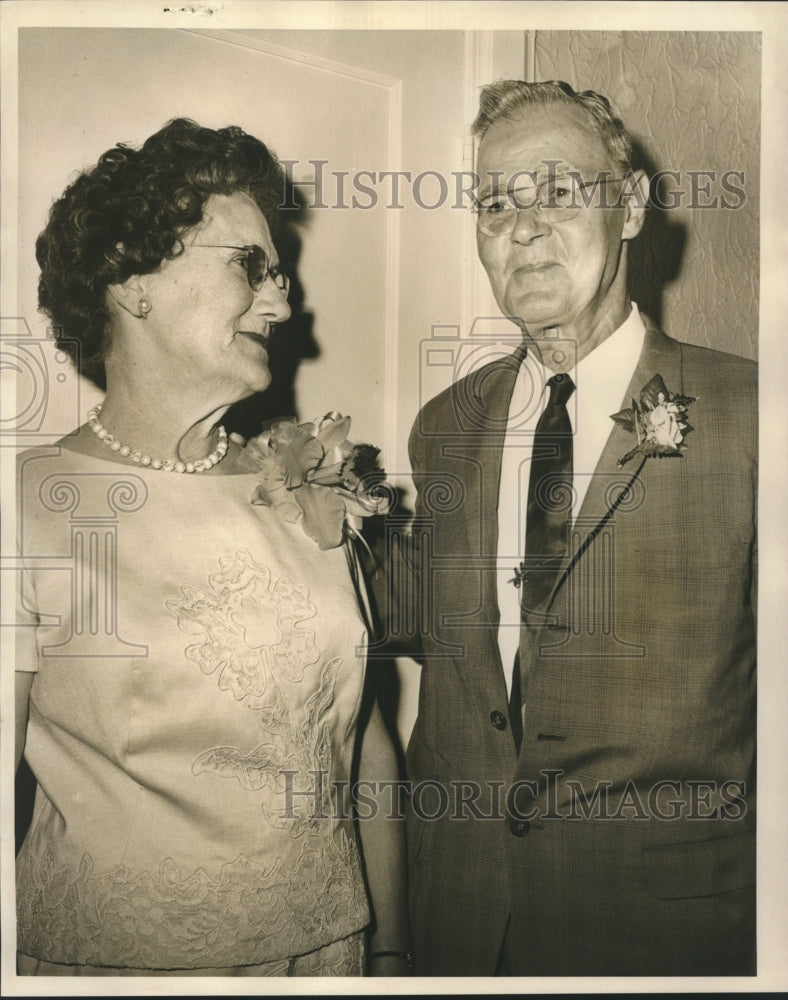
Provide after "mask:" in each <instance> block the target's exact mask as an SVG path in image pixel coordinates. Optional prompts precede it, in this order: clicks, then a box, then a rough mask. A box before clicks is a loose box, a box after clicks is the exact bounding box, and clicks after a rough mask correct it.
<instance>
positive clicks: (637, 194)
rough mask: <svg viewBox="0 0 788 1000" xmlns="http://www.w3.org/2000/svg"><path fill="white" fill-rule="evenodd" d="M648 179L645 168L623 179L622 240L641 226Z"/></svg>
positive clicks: (644, 215)
mask: <svg viewBox="0 0 788 1000" xmlns="http://www.w3.org/2000/svg"><path fill="white" fill-rule="evenodd" d="M648 194H649V179H648V175H647V174H646V172H645V170H636V171H635V172H634V173H633V174H630V176H629V177H627V178H626V180H625V181H624V184H623V187H622V189H621V204H622V205H623V206H624V209H625V210H626V216H625V219H624V228H623V230H622V232H621V239H622V240H631V239H633V238H634V237H635V236H637V234H638V233H639V232H640V230H641V229H642V228H643V223H644V222H645V221H646V212H647V211H648Z"/></svg>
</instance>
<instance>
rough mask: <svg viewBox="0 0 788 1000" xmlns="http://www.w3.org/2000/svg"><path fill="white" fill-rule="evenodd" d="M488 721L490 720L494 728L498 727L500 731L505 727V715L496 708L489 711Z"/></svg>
mask: <svg viewBox="0 0 788 1000" xmlns="http://www.w3.org/2000/svg"><path fill="white" fill-rule="evenodd" d="M490 722H492V724H493V725H494V726H495V728H496V729H500V730H501V732H503V731H504V729H506V725H507V723H506V716H505V715H504V714H503V712H499V711H498V709H497V708H496V710H495V711H494V712H490Z"/></svg>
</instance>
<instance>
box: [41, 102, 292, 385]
mask: <svg viewBox="0 0 788 1000" xmlns="http://www.w3.org/2000/svg"><path fill="white" fill-rule="evenodd" d="M239 191H243V192H245V193H247V194H249V195H250V196H251V197H252V198H253V199H254V201H255V202H256V203H257V205H258V206H259V208H260V210H261V212H262V213H263V215H264V216H265V218H266V220H267V222H268V224H269V226H270V227H271V231H272V233H273V232H274V231H275V229H276V223H277V220H278V214H279V213H278V206H280V205H281V204H282V201H283V197H284V194H285V176H284V172H283V171H282V168H281V166H280V165H279V161H278V160H277V158H276V156H275V154H274V153H272V152H271V151H270V150H269V149H268V148H267V147H266V146H265V145H264V144H263V143H262V142H260V140H259V139H255V138H254V136H251V135H247V133H245V132H244V131H243V130H242V129H240V128H238V127H237V126H235V125H230V126H228V127H227V128H221V129H218V130H214V129H209V128H203V127H201V126H200V125H198V124H197V123H196V122H193V121H190V120H189V119H186V118H174V119H173V120H172V121H170V122H168V123H167V124H166V125H165V126H164V127H163V128H161V129H160V130H159V131H158V132H156V133H155V134H154V135H152V136H151V137H150V138H149V139H147V140H146V142H145V143H144V144H143V145H142V146H141V147H140V148H139V149H133V148H131V147H129V146H128V145H126V144H125V143H119V144H118V145H117V146H115V147H113V148H112V149H110V150H107V152H106V153H104V154H102V156H101V157H100V158H99V161H98V163H97V164H96V165H95V166H94V167H91V168H90V169H88V170H86V171H84V172H83V173H82V174H80V175H79V177H77V179H76V180H75V181H74V182H73V183H72V184H70V185H69V186H68V188H66V190H65V191H64V193H63V195H62V197H60V198H59V199H58V200H57V201H56V202H55V203H54V205H53V206H52V209H51V210H50V213H49V219H48V222H47V226H46V228H45V229H44V231H43V232H42V233H41V235H40V236H39V237H38V240H37V241H36V258H37V260H38V263H39V266H40V267H41V277H40V279H39V283H38V305H39V308H40V309H41V311H42V312H44V313H46V314H47V315H48V316H49V317H50V318H51V320H52V323H53V326H54V328H55V339H56V342H57V344H58V347H60V349H61V350H63V351H65V352H66V353H68V354H69V355H70V356H71V358H72V360H73V361H74V362H75V363H78V364H79V368H80V371H81V373H82V374H83V375H85V376H86V377H87V378H89V379H90V380H91V381H92V382H94V383H95V384H96V385H97V386H98V387H99V388H100V389H104V388H106V376H105V371H104V358H105V357H106V352H107V348H108V346H109V342H110V341H109V335H110V330H109V327H110V315H109V311H108V309H107V306H106V292H107V286H108V285H112V284H119V283H121V282H123V281H126V280H127V279H128V278H130V277H131V276H132V275H135V274H150V273H151V272H152V271H155V270H156V269H157V268H158V267H159V265H160V264H161V262H162V260H164V259H165V258H167V257H170V258H171V257H175V256H177V255H178V254H179V253H180V252H181V251H182V249H183V246H182V244H181V243H180V237H181V236H182V235H183V233H184V232H185V231H186V230H187V229H189V228H191V227H192V226H194V225H196V224H197V223H199V222H200V221H201V219H202V216H203V207H204V205H205V202H206V201H207V199H208V198H209V197H210V196H211V195H212V194H224V195H230V194H234V193H236V192H239ZM75 342H76V343H75ZM77 345H78V347H77ZM77 355H80V356H79V357H77Z"/></svg>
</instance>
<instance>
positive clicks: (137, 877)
mask: <svg viewBox="0 0 788 1000" xmlns="http://www.w3.org/2000/svg"><path fill="white" fill-rule="evenodd" d="M324 825H328V826H330V824H324ZM333 844H334V846H333V847H332V841H331V840H330V839H329V840H323V841H321V842H320V843H319V844H318V843H309V842H308V841H305V842H304V844H303V846H302V850H301V853H300V856H298V857H297V858H294V859H293V862H292V863H290V864H288V865H286V866H285V865H284V864H282V862H281V861H277V862H276V863H275V864H274V865H273V866H272V867H271V868H270V869H269V870H267V871H266V870H264V869H263V868H262V867H261V866H259V865H257V864H254V863H253V862H252V861H250V860H249V858H247V857H245V856H244V855H240V856H239V857H238V858H237V859H236V860H235V861H233V862H232V863H230V864H226V865H224V866H223V867H222V868H221V870H220V872H219V873H218V876H217V877H216V878H210V877H209V876H208V875H207V874H206V872H205V871H204V870H202V869H198V870H197V871H195V872H193V873H192V874H190V875H184V874H183V873H182V872H181V870H180V869H179V868H178V866H177V865H176V864H175V862H173V861H172V860H171V859H167V860H166V861H164V862H163V863H162V864H161V865H160V866H159V868H158V870H157V871H156V872H154V873H147V872H146V873H133V872H131V871H130V870H129V868H127V867H126V866H123V865H122V866H120V867H118V868H116V869H114V870H113V871H111V872H108V873H106V874H104V875H98V876H97V875H94V874H93V867H94V866H93V861H92V859H91V857H90V855H89V854H85V855H84V856H83V858H82V862H81V864H80V866H79V870H78V871H75V870H74V869H73V868H72V867H71V866H70V865H67V864H63V865H58V864H57V863H56V861H55V857H54V852H53V850H52V848H51V847H49V848H47V849H46V851H45V852H44V854H43V855H42V857H40V858H38V859H36V858H34V857H33V856H31V855H28V856H27V857H25V858H24V860H21V859H20V860H21V863H20V865H19V872H18V878H17V889H18V898H19V909H18V915H17V932H18V936H19V938H18V940H19V949H20V951H22V952H23V953H24V954H28V955H32V956H35V957H41V958H46V959H48V960H49V961H57V962H63V963H69V964H79V965H109V966H125V967H130V968H142V969H145V968H148V969H178V968H183V969H194V968H200V967H206V966H212V967H216V966H220V967H224V966H237V965H256V964H259V963H262V962H266V961H271V960H274V959H276V958H281V957H282V956H283V954H290V955H299V954H304V953H306V952H309V951H312V950H313V949H315V948H317V947H320V946H321V945H323V944H328V943H329V942H331V941H334V940H336V939H337V937H342V936H344V935H345V934H350V933H352V932H353V931H355V930H358V929H359V926H360V925H363V923H365V921H366V914H367V909H366V900H365V894H364V887H363V882H362V879H361V876H360V872H359V865H358V856H357V849H356V846H355V844H354V843H353V842H352V841H351V840H350V839H349V838H348V837H347V836H346V834H345V832H344V831H341V832H340V833H339V837H338V841H335V842H333ZM351 859H352V863H351V864H349V862H350V861H351ZM283 942H286V945H285V946H284V947H283Z"/></svg>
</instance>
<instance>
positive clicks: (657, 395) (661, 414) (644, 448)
mask: <svg viewBox="0 0 788 1000" xmlns="http://www.w3.org/2000/svg"><path fill="white" fill-rule="evenodd" d="M696 398H697V397H696V396H683V395H680V394H678V393H673V392H669V391H668V388H667V386H666V385H665V382H664V380H663V378H662V376H661V375H655V376H654V377H653V378H651V379H649V381H648V382H647V383H646V384H645V385H644V386H643V388H642V389H641V391H640V396H639V398H638V399H633V400H632V406H631V407H630V408H629V409H626V410H620V411H619V412H618V413H614V414H612V416H611V418H610V419H611V420H614V421H615V422H616V423H617V424H618V425H619V426H620V427H623V428H624V429H625V430H627V431H629V432H630V433H631V434H635V435H636V437H637V444H636V445H635V447H634V448H632V449H630V450H629V451H628V452H627V453H626V455H624V456H623V457H622V458H620V459H619V460H618V462H617V465H618V466H619V468H620V467H621V466H622V465H626V463H627V462H629V461H630V460H631V459H633V458H634V457H635V456H636V455H640V456H642V457H644V458H681V453H682V450H683V449H684V448H685V447H686V444H685V441H684V439H685V438H686V436H687V435H688V434H689V433H690V431H691V430H692V429H693V428H692V427H691V426H690V425H689V423H688V422H687V411H688V409H689V405H690V403H694V402H695V400H696Z"/></svg>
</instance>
